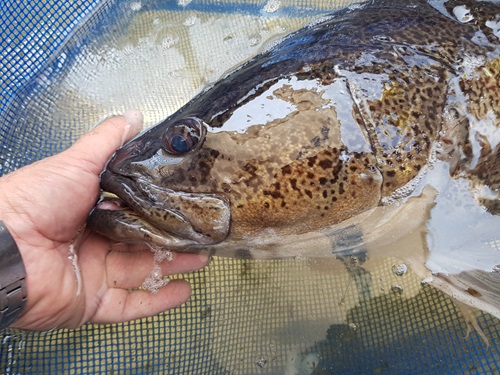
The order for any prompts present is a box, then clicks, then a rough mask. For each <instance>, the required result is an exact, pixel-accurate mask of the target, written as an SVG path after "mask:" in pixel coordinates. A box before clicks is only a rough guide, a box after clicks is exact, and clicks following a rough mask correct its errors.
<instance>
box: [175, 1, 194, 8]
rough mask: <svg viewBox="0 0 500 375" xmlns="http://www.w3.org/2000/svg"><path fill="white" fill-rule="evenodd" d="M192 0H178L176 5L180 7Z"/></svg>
mask: <svg viewBox="0 0 500 375" xmlns="http://www.w3.org/2000/svg"><path fill="white" fill-rule="evenodd" d="M191 1H192V0H178V1H177V5H179V6H180V7H185V6H186V5H188V4H190V3H191Z"/></svg>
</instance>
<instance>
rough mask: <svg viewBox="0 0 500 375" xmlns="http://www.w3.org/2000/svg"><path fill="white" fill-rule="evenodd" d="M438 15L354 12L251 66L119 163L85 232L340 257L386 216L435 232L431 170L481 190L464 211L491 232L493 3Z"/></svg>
mask: <svg viewBox="0 0 500 375" xmlns="http://www.w3.org/2000/svg"><path fill="white" fill-rule="evenodd" d="M434 3H435V2H434ZM441 5H442V6H441V7H439V9H436V8H434V7H433V6H431V5H429V4H428V3H427V2H425V1H418V0H416V1H412V2H400V1H390V0H388V1H385V0H381V1H373V2H367V3H363V4H362V5H359V6H356V7H353V8H348V9H345V10H342V11H339V12H337V13H334V14H333V15H331V16H329V17H326V18H324V19H322V20H320V21H317V22H316V23H313V24H311V25H309V26H307V27H305V28H303V29H301V30H299V31H297V32H295V33H293V34H291V35H290V36H288V37H286V38H284V39H283V40H282V41H281V42H279V43H277V44H275V45H274V46H273V47H271V48H270V49H268V50H266V51H264V52H262V53H261V54H259V55H257V56H256V57H254V58H252V59H250V60H249V61H247V62H246V63H244V64H243V65H242V66H240V67H238V68H237V69H235V70H233V71H232V72H230V73H228V74H227V75H226V76H224V77H223V78H222V79H221V80H219V81H218V82H216V83H214V84H213V85H211V86H209V87H208V88H206V89H205V90H204V91H202V92H201V93H200V94H198V95H197V96H196V97H195V98H193V99H192V100H191V101H190V102H189V103H187V104H186V105H185V106H184V107H182V108H181V109H180V110H178V111H177V112H176V113H174V114H173V115H171V116H170V117H169V118H167V119H166V120H165V121H163V122H161V123H160V124H158V125H156V126H155V127H153V128H151V129H149V130H147V131H145V132H144V133H143V134H141V135H140V136H138V137H136V138H135V139H133V140H132V141H131V142H129V143H128V144H126V145H124V146H123V147H122V148H121V149H119V150H118V151H117V152H116V153H115V155H114V156H113V157H112V159H111V160H110V161H109V163H108V165H107V167H106V169H105V171H104V172H103V173H102V175H101V186H102V189H103V190H104V191H107V192H111V193H113V194H115V195H116V196H113V197H112V198H105V199H104V200H103V201H106V202H108V203H109V202H114V209H109V207H110V205H107V207H108V209H104V208H103V207H104V205H103V204H102V201H101V202H100V203H98V205H97V206H96V208H95V209H94V211H93V212H92V214H91V216H90V218H89V223H90V225H91V227H93V228H94V229H95V230H96V231H98V232H99V233H101V234H103V235H105V236H108V237H110V238H112V239H115V240H118V241H123V242H130V243H135V242H138V243H144V242H146V243H148V244H150V245H151V246H153V247H164V248H167V249H170V250H173V251H185V252H200V251H206V250H209V251H214V252H215V253H216V254H223V255H228V256H234V257H243V256H244V257H248V256H250V257H264V258H280V257H288V256H296V255H321V256H322V255H324V254H340V253H341V252H343V251H345V250H353V249H356V248H360V247H364V246H365V245H366V242H367V237H368V232H369V231H370V228H371V231H372V232H373V233H372V237H373V238H379V237H381V234H380V232H381V231H382V229H381V228H382V223H385V222H386V221H387V220H386V218H387V217H390V218H391V222H392V223H394V222H396V223H399V224H400V225H404V220H408V221H410V220H413V219H414V216H415V215H416V213H417V212H418V215H420V216H421V218H422V219H421V221H419V222H422V221H425V220H427V219H429V215H430V210H431V209H432V207H433V206H434V205H436V198H435V197H436V195H437V194H439V193H440V192H439V190H440V188H443V186H444V185H443V184H439V183H436V184H435V185H436V186H434V189H425V187H424V185H425V181H427V180H426V175H428V174H429V169H433V166H434V165H438V166H440V167H439V168H438V169H443V168H444V170H445V173H446V175H447V178H449V179H450V181H451V180H460V181H467V187H468V188H471V189H476V190H477V191H483V192H485V191H486V193H484V194H478V195H477V196H474V202H475V204H477V206H478V207H480V209H481V210H482V211H484V212H485V214H487V215H489V217H490V216H491V217H493V219H492V220H496V219H495V218H496V217H497V216H498V214H499V213H500V203H499V188H500V146H499V144H500V130H499V127H500V89H499V87H500V84H499V83H500V40H499V31H498V27H497V26H498V24H499V22H500V21H499V17H500V4H498V3H497V2H477V1H472V0H462V1H459V0H452V1H448V2H443V3H442V4H441ZM464 9H465V10H467V11H468V12H469V13H467V14H468V15H469V16H470V18H464V17H465V16H464V15H463V14H462V13H463V10H464ZM461 12H462V13H461ZM457 14H458V15H459V16H460V17H459V18H458V19H457ZM495 25H497V26H495ZM443 165H444V167H443V168H442V166H443ZM431 180H432V178H431ZM431 185H432V184H431ZM424 198H425V199H424ZM410 201H413V202H414V203H415V205H414V206H415V207H417V210H416V211H405V208H404V206H405V205H406V203H409V202H410ZM405 215H406V216H405ZM374 218H376V219H374ZM369 219H370V221H371V223H372V224H371V227H370V228H368V229H366V228H365V229H363V230H360V229H359V228H362V227H363V224H365V222H367V221H368V220H369ZM393 219H394V220H395V221H394V220H393ZM495 223H496V222H495ZM494 225H496V224H494ZM409 227H410V229H411V226H409ZM384 228H388V227H387V226H386V227H384ZM391 228H393V229H394V230H396V231H397V228H396V227H394V225H393V226H391ZM386 234H387V233H386ZM320 247H321V248H323V247H324V248H325V249H327V250H326V252H321V251H319V250H317V249H319V248H320ZM311 249H312V250H311ZM496 258H498V254H497V255H496ZM496 260H499V259H496ZM497 264H500V260H499V262H498V263H497Z"/></svg>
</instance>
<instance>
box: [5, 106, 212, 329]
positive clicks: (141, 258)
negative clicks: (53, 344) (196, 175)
mask: <svg viewBox="0 0 500 375" xmlns="http://www.w3.org/2000/svg"><path fill="white" fill-rule="evenodd" d="M141 127H142V115H141V114H140V113H139V112H136V111H128V112H126V113H125V115H124V116H118V117H113V118H110V119H108V120H106V121H104V122H103V123H102V124H100V125H99V126H97V127H96V128H95V129H93V130H92V131H90V132H89V133H88V134H86V135H84V136H83V137H82V138H81V139H80V140H79V141H77V142H76V143H75V144H74V145H73V146H72V147H70V148H69V149H68V150H66V151H64V152H62V153H60V154H58V155H55V156H52V157H49V158H46V159H44V160H41V161H38V162H36V163H33V164H32V165H29V166H26V167H23V168H21V169H19V170H17V171H15V172H12V173H10V174H7V175H6V176H3V177H1V178H0V220H3V221H4V223H5V225H6V226H7V228H8V229H9V231H10V233H11V235H12V236H13V237H14V240H15V241H16V244H17V246H18V248H19V251H20V252H21V255H22V258H23V261H24V265H25V268H26V274H27V276H26V284H27V296H28V297H27V303H26V306H25V308H24V310H23V311H24V312H23V315H22V316H21V318H20V319H18V320H17V321H16V322H15V323H14V324H13V325H12V326H13V327H17V328H23V329H37V330H45V329H53V328H62V327H66V328H76V327H79V326H80V325H82V324H84V323H86V322H93V323H114V322H123V321H128V320H132V319H137V318H142V317H146V316H151V315H155V314H157V313H159V312H161V311H164V310H168V309H170V308H173V307H176V306H178V305H180V304H182V303H183V302H185V301H186V300H187V299H188V298H189V296H190V293H191V289H190V286H189V284H188V283H187V282H186V281H182V280H174V281H171V282H170V283H169V284H168V285H167V286H165V287H163V288H161V289H160V290H159V292H158V293H157V294H152V293H151V292H149V291H145V290H133V291H130V290H131V289H134V288H137V287H138V286H140V285H141V284H142V282H143V281H144V280H145V278H146V277H147V276H148V275H149V273H150V272H151V270H152V268H153V264H154V262H153V258H154V255H153V253H152V252H151V251H149V250H148V249H147V248H145V247H144V248H138V247H137V246H129V245H125V244H117V243H113V242H112V241H110V240H109V239H106V238H103V237H102V236H100V235H98V234H96V233H95V232H92V231H91V230H89V229H86V230H85V232H84V233H83V235H82V237H81V240H80V241H79V247H78V249H77V250H76V251H77V253H78V266H79V269H80V275H81V280H80V283H81V285H80V288H81V293H78V290H79V285H78V282H77V279H76V277H75V271H74V269H73V266H72V263H71V262H70V260H69V259H68V256H69V247H70V244H71V241H72V240H74V239H75V237H76V236H77V235H78V231H79V229H80V228H81V227H82V225H84V223H85V220H86V218H87V215H88V213H89V211H90V210H91V209H92V207H93V206H94V204H95V202H96V201H97V198H98V196H99V193H100V188H99V173H100V172H101V171H102V169H103V168H104V166H105V164H106V162H107V160H108V159H109V158H110V157H111V155H112V154H113V152H114V151H115V150H116V149H117V148H118V147H120V146H121V145H122V144H123V143H124V142H126V141H127V140H129V139H131V138H132V137H133V136H135V135H136V134H137V133H138V132H139V131H140V128H141ZM207 263H208V257H206V256H201V255H194V254H174V255H173V260H171V261H164V262H162V263H161V264H160V266H161V269H162V272H163V274H164V275H171V274H176V273H182V272H189V271H193V270H196V269H199V268H201V267H203V266H205V265H206V264H207Z"/></svg>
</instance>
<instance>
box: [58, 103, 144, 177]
mask: <svg viewBox="0 0 500 375" xmlns="http://www.w3.org/2000/svg"><path fill="white" fill-rule="evenodd" d="M142 123H143V118H142V114H141V113H140V112H139V111H136V110H130V111H127V112H125V113H124V114H123V116H115V117H111V118H109V119H107V120H105V121H104V122H102V123H101V124H99V125H98V126H96V127H95V128H94V129H93V130H91V131H90V132H88V133H87V134H85V135H84V136H83V137H81V138H80V139H79V140H78V141H77V142H76V143H75V144H74V145H73V146H72V147H70V148H69V149H68V150H66V151H65V152H64V154H66V156H71V157H73V158H75V159H77V160H80V161H83V162H84V164H85V165H82V168H86V169H87V170H88V171H90V172H91V173H93V174H97V173H99V172H101V171H102V169H103V168H104V166H105V164H106V162H107V161H108V160H109V158H110V157H111V155H112V154H113V153H114V152H115V151H116V150H117V149H118V148H119V147H121V146H122V145H123V144H124V143H125V142H126V141H128V140H130V139H132V138H133V137H134V136H135V135H137V133H139V132H140V130H141V129H142Z"/></svg>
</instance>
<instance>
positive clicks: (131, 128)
mask: <svg viewBox="0 0 500 375" xmlns="http://www.w3.org/2000/svg"><path fill="white" fill-rule="evenodd" d="M123 117H125V119H126V120H127V126H126V127H125V132H124V134H123V139H122V145H123V144H124V143H125V142H127V141H129V140H131V139H132V138H134V137H135V136H136V135H137V134H138V133H139V132H140V131H141V130H142V124H143V121H144V119H143V117H142V113H141V112H140V111H138V110H137V109H129V110H128V111H126V112H125V113H124V114H123Z"/></svg>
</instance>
